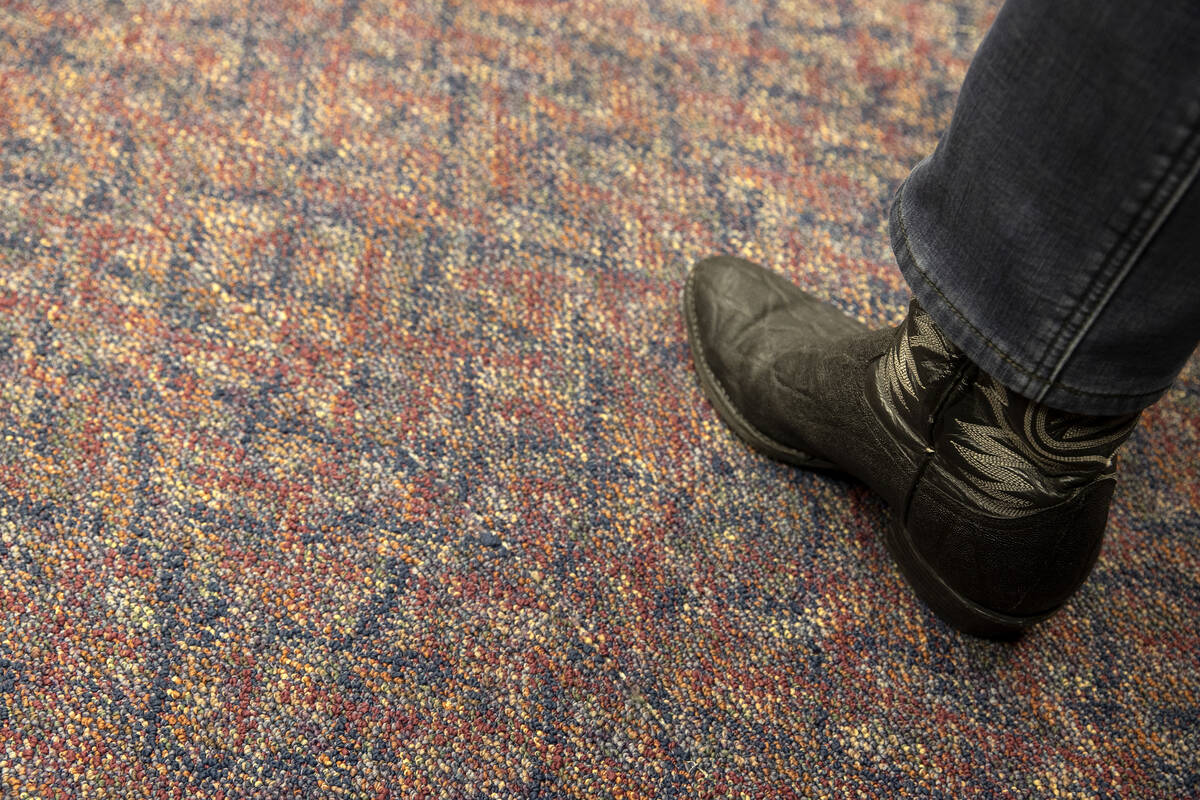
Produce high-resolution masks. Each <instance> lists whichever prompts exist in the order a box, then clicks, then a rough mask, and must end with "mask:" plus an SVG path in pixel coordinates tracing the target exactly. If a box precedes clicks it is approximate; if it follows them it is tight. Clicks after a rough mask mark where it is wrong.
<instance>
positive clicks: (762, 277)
mask: <svg viewBox="0 0 1200 800" xmlns="http://www.w3.org/2000/svg"><path fill="white" fill-rule="evenodd" d="M683 301H684V303H683V304H684V316H685V318H686V320H687V329H688V339H689V341H690V343H691V347H692V355H693V359H694V361H695V365H696V373H697V376H698V377H699V380H700V385H701V388H702V389H703V390H704V393H705V394H706V395H707V397H708V398H709V400H710V402H711V403H712V404H713V406H714V408H716V410H717V413H718V414H719V415H720V416H721V418H722V420H723V421H724V422H725V423H726V424H728V425H729V426H730V427H731V428H732V429H733V430H734V432H735V433H737V434H738V436H739V437H741V438H742V439H743V440H744V441H746V442H747V443H748V444H750V445H751V446H752V447H754V448H755V449H758V450H760V451H762V452H764V453H766V454H767V455H769V456H771V457H772V458H776V459H779V460H781V461H785V462H788V463H791V464H796V465H798V466H804V467H810V468H828V467H832V466H833V465H832V464H831V463H830V462H828V461H826V460H824V459H821V458H817V457H814V456H813V455H810V454H808V453H806V452H804V451H802V450H800V449H798V448H795V447H793V446H791V445H789V444H788V443H787V442H785V441H781V440H780V438H779V437H777V436H771V435H768V434H765V433H763V430H764V429H767V430H770V429H772V428H773V427H775V426H773V425H771V424H770V420H769V419H767V420H758V419H756V418H757V417H760V416H762V415H763V414H764V413H767V414H769V412H764V409H765V408H767V407H769V405H770V404H769V403H765V402H764V400H765V399H767V398H768V397H770V396H771V395H772V393H778V391H779V387H778V386H777V385H776V384H777V381H775V380H774V376H773V372H772V365H773V364H774V363H776V361H777V360H778V359H779V357H780V355H782V354H784V353H787V352H789V351H794V350H798V349H809V348H818V349H819V348H822V347H825V346H827V345H829V344H831V343H833V342H835V341H837V340H839V339H842V338H844V337H846V336H849V335H856V334H860V333H862V332H863V331H865V330H866V326H864V325H862V324H861V323H858V322H856V321H855V320H853V319H851V318H850V317H848V316H846V315H845V314H843V313H842V312H841V311H839V310H838V309H836V308H834V307H833V306H831V305H829V304H828V303H825V302H824V301H822V300H819V299H817V298H815V297H813V296H812V295H810V294H808V293H807V292H805V291H804V290H802V289H800V288H799V287H798V286H796V285H794V284H792V283H791V282H789V281H788V280H787V279H785V278H783V277H781V276H779V275H776V274H775V273H772V272H770V271H768V270H766V269H764V268H762V267H760V266H759V265H757V264H755V263H753V262H750V261H746V260H745V259H741V258H736V257H734V256H715V257H712V258H706V259H704V260H702V261H700V262H698V263H697V264H696V265H695V266H694V267H693V269H692V272H691V274H690V275H689V276H688V281H687V285H686V287H685V289H684V297H683Z"/></svg>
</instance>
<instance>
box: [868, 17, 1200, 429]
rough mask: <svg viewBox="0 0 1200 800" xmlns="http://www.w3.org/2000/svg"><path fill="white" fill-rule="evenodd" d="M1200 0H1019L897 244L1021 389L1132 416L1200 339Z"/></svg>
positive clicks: (903, 261) (947, 327) (914, 284)
mask: <svg viewBox="0 0 1200 800" xmlns="http://www.w3.org/2000/svg"><path fill="white" fill-rule="evenodd" d="M1198 172H1200V0H1153V1H1149V0H1147V1H1146V2H1143V1H1142V0H1008V2H1007V3H1006V4H1005V5H1004V7H1003V8H1002V9H1001V11H1000V13H999V15H998V16H997V18H996V21H995V23H994V24H993V26H992V29H991V31H989V32H988V35H987V37H986V38H985V39H984V41H983V43H982V44H981V45H980V48H979V51H978V53H976V55H975V59H974V61H972V63H971V67H970V70H969V71H968V73H967V78H966V81H965V82H964V84H963V87H962V92H961V94H960V95H959V98H958V105H957V107H956V108H955V111H954V117H953V120H952V122H951V124H950V128H949V129H948V130H947V131H946V133H945V134H944V135H943V137H942V139H941V141H940V142H939V144H938V146H937V149H936V151H935V152H934V153H933V155H932V156H930V157H929V158H927V159H925V160H924V161H922V162H921V163H920V164H918V165H917V167H916V168H915V169H914V170H913V171H912V174H910V175H909V177H908V178H907V180H906V181H905V182H904V184H903V185H902V186H901V188H900V191H899V193H898V194H897V196H896V200H895V203H894V205H893V208H892V219H891V236H892V246H893V248H894V249H895V252H896V258H897V259H898V261H899V263H900V268H901V271H902V272H903V273H904V277H905V279H906V280H907V281H908V283H909V286H910V287H911V288H912V290H913V292H914V294H915V295H916V296H917V298H918V299H919V300H920V301H921V303H922V305H924V306H925V308H926V309H927V310H928V311H929V313H930V315H931V316H932V317H933V319H934V320H935V321H936V322H937V323H938V324H939V325H940V326H941V327H942V329H943V330H944V331H945V333H946V335H947V336H948V337H949V338H950V340H951V341H953V342H954V343H955V344H957V345H958V346H959V347H961V348H962V349H963V351H964V352H965V353H966V354H967V356H968V357H969V358H971V359H972V360H973V361H975V362H976V363H977V364H978V365H979V366H980V367H981V368H982V369H983V370H985V371H986V372H988V373H990V374H992V375H994V376H995V377H996V378H997V379H999V380H1000V381H1001V382H1002V383H1004V384H1005V385H1007V386H1009V387H1010V388H1011V389H1013V390H1015V391H1017V392H1018V393H1020V394H1023V395H1025V396H1027V397H1030V398H1032V399H1034V400H1038V401H1041V402H1044V403H1046V404H1047V405H1050V406H1053V407H1056V408H1060V409H1063V410H1066V411H1074V412H1078V413H1083V414H1121V413H1126V412H1131V411H1136V410H1139V409H1142V408H1144V407H1146V406H1148V405H1150V404H1151V403H1152V402H1154V401H1155V400H1156V399H1158V397H1159V396H1160V395H1162V394H1163V392H1165V391H1166V390H1167V388H1169V386H1170V384H1171V381H1172V380H1173V379H1174V378H1175V376H1176V375H1177V374H1178V373H1179V370H1180V369H1182V367H1183V365H1184V363H1185V362H1186V361H1187V358H1188V356H1189V355H1190V353H1191V352H1192V349H1193V348H1194V347H1195V345H1196V342H1197V341H1200V180H1198V179H1197V173H1198Z"/></svg>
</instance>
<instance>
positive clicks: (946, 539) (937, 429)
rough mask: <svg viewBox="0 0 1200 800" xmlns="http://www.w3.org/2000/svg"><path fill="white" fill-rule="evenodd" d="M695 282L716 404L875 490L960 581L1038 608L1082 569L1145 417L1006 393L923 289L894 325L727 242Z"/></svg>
mask: <svg viewBox="0 0 1200 800" xmlns="http://www.w3.org/2000/svg"><path fill="white" fill-rule="evenodd" d="M687 294H688V299H689V302H690V305H689V306H688V307H687V308H686V309H685V311H686V313H688V315H689V332H690V334H691V335H692V336H694V337H698V339H699V342H698V344H699V347H697V348H695V349H694V352H697V353H698V355H699V356H700V357H702V358H703V359H704V362H705V363H704V364H703V365H698V369H701V368H703V369H707V370H709V372H710V374H711V375H712V376H713V377H714V378H715V382H716V383H717V384H719V387H720V391H721V392H723V395H724V399H725V401H727V403H728V405H729V406H731V407H732V409H733V410H732V412H731V411H730V410H729V409H728V408H727V409H724V410H722V407H721V406H722V404H721V403H714V405H715V406H716V407H717V408H718V411H721V412H722V413H723V415H725V416H726V417H729V416H733V415H736V416H738V417H740V420H739V423H740V424H742V425H745V424H747V423H748V424H749V425H750V426H752V427H753V429H754V430H755V431H756V432H757V433H758V434H761V435H762V436H764V437H766V438H767V439H768V440H770V441H771V442H776V443H779V444H780V445H781V446H783V447H787V448H791V449H794V450H799V451H803V452H805V453H808V454H811V455H812V456H814V457H816V458H821V459H825V460H827V461H829V462H831V463H833V464H835V465H837V466H838V467H840V468H841V469H843V470H845V471H846V472H849V473H850V474H852V475H854V476H856V477H858V478H859V479H861V480H863V481H864V482H865V483H867V484H868V485H869V486H871V487H872V488H873V489H875V490H876V491H878V492H879V493H880V494H881V495H883V497H884V499H885V500H887V501H888V503H889V504H890V505H891V507H892V510H893V513H895V514H896V515H898V517H899V519H900V521H901V523H902V524H903V525H904V526H905V527H906V528H907V529H908V531H909V533H910V536H911V538H912V540H913V542H914V544H915V547H916V549H917V551H918V554H919V556H920V558H921V559H923V560H924V562H925V563H926V564H927V565H928V566H929V567H930V568H931V569H933V570H934V571H935V573H936V574H937V575H938V577H939V578H940V579H941V580H943V581H945V582H946V583H947V584H948V585H949V586H950V587H951V588H953V589H954V591H956V592H959V593H960V594H961V595H962V596H963V597H965V598H968V599H969V600H971V601H972V602H974V603H978V604H980V605H981V606H984V607H986V608H989V609H992V610H995V611H998V612H1002V613H1006V614H1017V615H1037V614H1042V613H1045V612H1046V611H1050V610H1053V609H1054V608H1057V607H1058V606H1059V605H1061V604H1062V603H1063V602H1064V601H1065V600H1066V598H1067V597H1068V596H1069V595H1070V594H1071V593H1072V592H1074V591H1075V589H1076V588H1077V587H1078V586H1079V584H1080V583H1082V581H1083V580H1084V579H1085V578H1086V576H1087V574H1088V572H1089V571H1090V569H1091V566H1092V564H1093V562H1094V561H1095V558H1096V556H1097V554H1098V552H1099V547H1100V543H1101V540H1102V538H1103V532H1104V527H1105V524H1106V520H1107V513H1108V505H1109V502H1110V499H1111V496H1112V488H1113V478H1112V476H1113V466H1112V461H1111V457H1112V455H1113V453H1114V452H1115V450H1116V449H1117V447H1118V446H1119V445H1120V444H1121V443H1122V442H1124V441H1125V439H1126V438H1127V437H1128V436H1129V434H1130V432H1131V431H1132V429H1133V426H1134V425H1135V424H1136V418H1137V417H1136V415H1130V416H1127V417H1122V418H1106V419H1098V418H1090V417H1084V416H1081V415H1075V414H1068V413H1065V412H1059V411H1055V410H1053V409H1048V408H1046V407H1044V406H1039V405H1037V404H1035V403H1033V402H1032V401H1030V400H1028V399H1026V398H1024V397H1021V396H1019V395H1017V394H1015V393H1014V392H1011V391H1009V390H1008V389H1006V388H1005V387H1003V386H1002V385H1000V384H999V383H997V382H996V381H994V380H993V379H991V378H990V377H989V376H987V375H985V374H983V373H981V372H980V371H979V370H978V368H976V367H975V366H974V365H973V364H972V363H971V362H970V361H969V360H967V359H966V358H965V357H964V356H963V355H962V353H961V352H960V351H959V350H958V349H957V348H956V347H955V346H954V345H953V344H952V343H951V342H949V341H948V340H947V339H946V338H945V336H944V335H943V334H942V333H941V332H940V331H939V330H938V328H937V326H936V325H935V324H934V323H933V321H932V319H931V318H930V317H929V316H928V315H926V314H925V313H924V311H923V310H922V309H921V308H920V306H919V305H918V304H917V303H916V301H914V302H913V304H912V306H911V308H910V310H909V315H908V317H907V318H906V319H905V320H904V322H903V323H901V325H900V326H899V327H898V328H896V329H894V330H879V331H870V330H868V329H867V328H866V326H864V325H862V324H861V323H859V322H857V321H856V320H854V319H852V318H850V317H848V316H846V315H845V314H843V313H842V312H841V311H839V310H837V309H836V308H834V307H833V306H831V305H830V304H828V303H825V302H823V301H820V300H818V299H817V298H815V297H813V296H811V295H809V294H808V293H806V292H804V291H803V290H802V289H800V288H799V287H797V286H795V285H793V284H792V283H790V282H789V281H787V280H786V279H784V278H782V277H780V276H778V275H775V274H773V273H771V272H769V271H767V270H765V269H763V268H762V267H759V266H758V265H756V264H753V263H752V262H749V261H745V260H743V259H738V258H734V257H729V256H721V257H716V258H711V259H706V260H704V261H702V262H700V263H698V264H697V265H696V266H695V268H694V270H693V274H692V276H691V278H690V279H689V287H688V293H687ZM727 421H730V420H729V419H727ZM735 427H736V426H735ZM743 438H746V437H745V435H744V434H743Z"/></svg>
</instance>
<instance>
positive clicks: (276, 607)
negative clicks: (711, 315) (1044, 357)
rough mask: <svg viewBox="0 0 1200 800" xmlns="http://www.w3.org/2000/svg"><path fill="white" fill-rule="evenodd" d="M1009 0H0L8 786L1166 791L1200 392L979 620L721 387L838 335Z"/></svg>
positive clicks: (126, 790)
mask: <svg viewBox="0 0 1200 800" xmlns="http://www.w3.org/2000/svg"><path fill="white" fill-rule="evenodd" d="M994 11H995V7H994V4H993V3H990V2H975V1H974V0H971V1H970V2H958V3H946V2H929V3H911V2H905V3H900V2H893V1H892V0H841V1H840V2H816V1H815V0H799V1H798V2H790V3H768V4H766V5H762V6H760V5H759V4H749V3H746V4H743V3H722V2H709V3H698V2H696V3H689V2H654V3H649V4H647V3H643V2H632V1H629V2H625V0H622V1H621V2H611V3H609V2H603V3H601V2H594V1H593V2H588V1H587V0H584V2H580V3H570V4H562V3H556V2H536V1H535V2H516V1H515V0H514V1H513V2H497V3H494V4H493V3H487V4H474V3H462V4H455V3H436V2H412V3H387V4H385V3H378V2H357V0H354V1H351V2H346V3H345V4H344V5H327V4H323V3H315V2H307V1H306V0H296V1H295V2H288V3H282V2H279V3H275V2H253V3H246V2H225V1H224V0H222V2H190V3H179V4H170V3H164V2H155V3H148V4H145V5H142V4H139V3H134V2H126V3H122V2H86V3H85V2H60V3H54V4H40V3H16V4H5V6H4V7H3V8H0V158H2V161H0V264H2V270H0V376H2V378H3V379H2V380H0V603H2V604H3V618H2V619H0V795H3V796H4V797H12V798H27V797H28V798H33V797H36V798H65V797H130V798H148V797H153V798H250V797H254V798H260V797H261V798H268V797H287V798H291V797H349V798H359V797H362V798H386V797H396V798H421V797H465V798H477V797H478V798H482V797H489V798H508V797H540V798H549V797H580V798H607V797H613V798H643V797H645V798H650V797H663V798H669V797H686V798H706V797H747V798H781V797H829V798H844V797H855V796H861V797H902V798H912V797H946V798H967V797H1112V798H1131V797H1140V798H1152V797H1163V798H1165V797H1180V796H1186V795H1188V794H1189V793H1192V794H1193V796H1194V793H1195V792H1196V791H1197V781H1198V760H1200V745H1198V743H1197V731H1198V730H1200V721H1198V719H1197V706H1198V698H1200V663H1198V659H1200V656H1198V655H1197V654H1198V653H1200V646H1198V642H1197V627H1196V620H1197V618H1200V589H1198V585H1197V575H1198V574H1200V537H1198V536H1197V533H1198V532H1200V519H1198V513H1197V506H1198V505H1200V488H1198V487H1200V479H1198V476H1197V464H1196V452H1197V438H1198V436H1200V430H1198V429H1200V422H1198V419H1200V365H1198V363H1197V362H1196V361H1193V362H1192V363H1191V364H1190V365H1189V367H1188V369H1187V370H1186V371H1185V373H1184V374H1183V376H1182V377H1181V379H1180V381H1179V384H1178V386H1177V388H1175V389H1173V390H1172V391H1171V392H1170V394H1169V395H1168V396H1167V397H1166V398H1165V399H1164V400H1163V401H1162V402H1161V403H1159V404H1158V405H1157V406H1155V407H1154V408H1153V409H1151V410H1150V411H1149V412H1148V413H1147V414H1146V415H1145V419H1144V422H1143V424H1142V425H1141V427H1140V428H1139V429H1138V431H1137V433H1136V434H1135V435H1134V437H1133V439H1132V441H1131V442H1130V443H1129V445H1128V446H1127V447H1126V448H1125V451H1124V454H1123V467H1122V471H1121V479H1120V485H1119V489H1118V497H1117V500H1116V503H1115V505H1114V507H1113V510H1112V521H1111V525H1110V529H1109V537H1108V540H1107V545H1106V549H1105V551H1104V554H1103V556H1102V557H1101V559H1100V562H1099V564H1098V565H1097V567H1096V571H1095V573H1094V575H1093V577H1092V579H1091V580H1090V581H1089V582H1088V584H1087V585H1086V586H1085V587H1084V588H1083V590H1082V591H1081V592H1080V594H1079V595H1078V598H1077V599H1076V600H1075V601H1074V602H1073V603H1072V604H1071V605H1070V606H1069V607H1068V608H1067V609H1066V610H1065V611H1064V612H1063V613H1061V614H1060V615H1059V616H1057V617H1056V618H1054V619H1053V620H1052V621H1051V622H1049V623H1048V624H1046V625H1044V626H1043V627H1041V628H1039V629H1038V630H1036V631H1035V632H1034V633H1033V634H1032V635H1030V636H1029V637H1027V638H1026V639H1025V640H1023V641H1021V642H1019V643H1017V644H1015V645H997V644H992V643H987V642H981V641H976V640H972V639H968V638H965V637H963V636H960V635H957V634H955V633H954V632H952V631H951V630H949V629H947V628H946V627H945V626H943V625H942V624H941V623H940V622H939V621H938V620H937V619H936V618H934V617H933V616H932V615H931V614H930V613H929V612H928V611H927V610H926V609H925V608H924V607H923V606H922V605H921V604H920V603H919V602H918V601H916V600H915V599H914V597H913V595H912V594H911V593H910V592H909V591H908V589H907V588H906V586H905V585H904V583H903V582H902V580H901V578H900V577H899V575H898V573H897V572H896V570H895V569H894V568H893V567H892V566H891V564H890V562H889V560H888V557H887V555H886V553H885V552H884V549H883V545H882V541H881V532H882V526H883V524H884V520H885V516H884V509H883V508H882V506H881V505H880V503H879V501H877V500H876V499H875V498H873V497H872V496H871V495H870V494H868V493H867V492H866V491H865V490H864V489H863V488H862V487H861V486H859V485H857V484H854V483H851V482H848V481H841V480H838V479H836V478H830V477H828V476H818V475H812V474H807V473H805V472H802V471H798V470H795V469H791V468H788V467H784V466H781V465H778V464H774V463H771V462H769V461H767V460H765V459H763V458H761V457H759V456H757V455H755V454H753V453H751V452H749V451H748V450H747V449H746V448H744V447H743V446H742V445H740V444H739V443H738V442H737V441H735V440H734V439H733V438H732V437H731V436H730V435H729V434H728V433H727V432H726V430H725V429H724V428H722V426H721V425H720V424H719V423H718V421H717V419H716V417H715V415H714V413H713V411H712V409H711V408H709V407H708V405H707V404H706V403H705V402H704V400H703V399H702V397H701V394H700V392H699V390H698V388H697V387H696V385H695V381H694V375H693V373H692V371H691V366H690V363H689V358H688V353H687V348H686V343H685V339H684V332H683V326H682V323H681V319H680V314H679V310H678V298H679V293H680V289H681V287H682V284H683V279H684V275H685V274H686V270H687V268H688V267H689V265H690V264H691V263H692V262H693V261H694V260H695V259H697V258H699V257H702V256H705V255H708V254H711V253H714V252H731V253H736V254H740V255H743V256H745V257H749V258H754V259H758V260H761V261H763V262H764V263H766V264H768V265H771V266H772V267H773V268H774V269H776V270H778V271H780V272H782V273H784V274H786V275H788V276H789V277H790V278H792V279H794V280H796V281H798V282H799V283H801V284H803V285H805V286H806V287H808V288H810V289H811V290H813V291H815V292H818V293H820V294H822V295H824V296H827V297H830V298H832V299H834V301H835V302H837V303H839V304H841V305H842V307H844V308H845V309H847V310H849V311H850V312H852V313H854V314H856V315H857V316H859V317H860V318H861V319H863V320H865V321H867V322H870V323H877V324H884V323H892V322H895V321H897V320H898V319H899V318H900V317H901V316H902V314H903V307H904V303H905V300H906V299H907V293H906V291H905V288H904V286H903V284H902V281H901V279H900V276H899V274H898V272H897V271H896V269H895V266H894V264H893V262H892V258H891V255H890V253H889V252H888V250H887V247H886V241H887V239H886V235H885V234H886V230H885V221H886V217H887V214H886V212H887V205H888V201H889V197H890V194H891V192H892V191H893V190H894V188H895V186H896V185H897V183H898V182H899V180H900V179H901V178H902V177H903V175H904V174H905V173H906V171H907V170H908V169H909V168H910V167H911V166H912V165H913V164H914V163H915V162H916V161H917V160H918V159H919V158H920V157H921V156H922V155H923V154H925V153H926V152H928V151H929V150H930V149H931V148H932V147H933V145H934V144H935V142H936V137H937V133H938V131H939V130H941V129H942V128H943V127H944V126H945V125H946V123H947V122H948V119H949V114H950V112H951V110H952V106H953V101H954V97H955V93H956V91H957V87H958V85H959V83H960V81H961V79H962V76H963V74H964V71H965V68H966V64H967V61H968V59H969V57H970V55H971V53H972V51H973V48H974V47H975V45H976V43H977V42H978V40H979V38H980V36H981V35H982V34H983V32H984V30H985V29H986V26H987V24H988V22H989V20H990V18H991V14H993V13H994Z"/></svg>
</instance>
